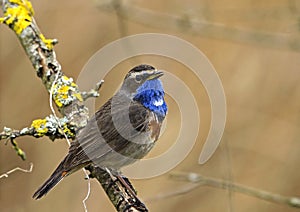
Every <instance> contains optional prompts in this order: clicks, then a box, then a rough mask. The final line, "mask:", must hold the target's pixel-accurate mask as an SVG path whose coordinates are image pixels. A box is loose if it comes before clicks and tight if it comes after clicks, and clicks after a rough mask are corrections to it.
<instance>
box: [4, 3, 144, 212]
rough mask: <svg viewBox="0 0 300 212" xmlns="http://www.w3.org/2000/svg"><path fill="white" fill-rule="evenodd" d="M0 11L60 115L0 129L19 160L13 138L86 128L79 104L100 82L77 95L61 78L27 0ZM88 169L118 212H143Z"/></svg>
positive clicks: (106, 179)
mask: <svg viewBox="0 0 300 212" xmlns="http://www.w3.org/2000/svg"><path fill="white" fill-rule="evenodd" d="M2 9H3V13H4V17H3V18H0V23H4V24H6V25H7V26H9V27H10V28H11V29H12V30H13V31H14V32H15V34H16V35H17V37H18V38H19V41H20V42H21V44H22V46H23V48H24V50H25V52H26V54H27V56H28V57H29V59H30V61H31V63H32V65H33V67H34V69H35V71H36V73H37V76H38V77H39V78H40V79H41V80H42V83H43V84H44V85H45V88H46V89H47V91H48V92H49V94H50V95H52V96H51V99H53V101H54V103H55V105H56V106H57V108H58V110H59V112H60V113H61V115H62V116H63V118H61V119H58V118H57V117H56V116H52V115H50V116H49V117H46V118H45V119H38V120H34V121H33V122H32V124H31V126H30V127H27V128H24V129H22V130H13V129H11V128H4V131H3V132H2V133H0V139H11V141H12V144H13V147H14V148H15V149H16V151H17V153H18V154H19V153H20V154H19V155H20V156H21V157H22V155H23V157H22V158H23V159H25V153H24V152H23V151H22V150H21V149H20V148H19V147H18V145H17V143H16V142H15V141H14V139H15V138H17V137H20V136H24V135H31V136H34V137H42V136H48V137H50V138H51V139H52V140H54V139H56V138H62V136H63V135H64V136H66V137H69V138H75V135H76V132H77V131H78V130H80V129H81V128H83V127H84V126H85V125H86V123H87V120H88V118H89V114H88V108H87V107H85V106H84V104H83V101H84V100H85V99H87V98H90V97H97V96H99V94H98V90H99V89H100V87H101V84H102V82H99V83H98V84H97V85H96V87H95V89H93V90H91V91H89V92H80V91H79V88H78V86H77V85H76V84H75V83H74V82H73V79H72V78H69V77H67V76H66V75H64V73H63V72H62V71H61V65H60V63H59V62H58V61H57V59H56V55H55V52H54V50H53V47H54V45H55V44H56V43H57V40H56V39H46V38H45V37H44V35H43V34H42V33H41V32H40V30H39V28H38V26H37V24H36V22H35V20H34V18H33V15H34V10H33V7H32V5H31V3H30V2H29V1H28V0H2ZM23 153H24V154H23ZM88 170H90V172H91V176H93V177H95V178H96V179H97V180H98V181H99V182H100V184H101V185H102V187H103V188H104V190H105V192H106V193H107V195H108V197H109V198H110V201H111V202H112V203H113V204H114V206H115V208H116V209H117V210H118V211H129V210H131V211H147V209H146V207H145V206H144V205H143V204H142V203H141V201H140V200H139V199H137V198H136V196H132V194H131V193H130V192H129V191H128V190H126V188H125V187H124V185H122V184H117V181H115V180H114V179H113V178H112V176H111V175H110V174H109V173H108V172H106V171H105V170H102V169H100V168H96V167H92V166H90V167H89V169H88ZM128 182H129V181H128ZM129 184H130V183H129ZM137 203H139V204H137ZM142 206H143V207H142Z"/></svg>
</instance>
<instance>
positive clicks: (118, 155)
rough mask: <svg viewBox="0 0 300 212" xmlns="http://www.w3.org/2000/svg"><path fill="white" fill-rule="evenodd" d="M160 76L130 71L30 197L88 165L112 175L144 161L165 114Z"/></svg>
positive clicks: (146, 67)
mask: <svg viewBox="0 0 300 212" xmlns="http://www.w3.org/2000/svg"><path fill="white" fill-rule="evenodd" d="M162 75H163V72H162V71H159V70H157V69H155V68H154V67H152V66H150V65H139V66H136V67H134V68H133V69H131V70H130V71H129V72H128V74H127V75H126V76H125V79H124V81H123V84H122V86H121V88H120V89H119V90H118V91H117V93H116V94H115V95H114V96H113V97H112V98H110V99H109V100H108V101H107V102H106V103H105V104H104V105H103V106H102V107H100V109H99V110H98V111H97V112H96V113H95V115H94V116H93V117H92V118H91V119H90V120H89V121H88V124H87V125H86V127H84V128H83V129H82V130H80V131H79V132H78V134H77V136H76V140H74V141H73V142H72V143H71V146H70V149H69V153H68V154H67V156H66V157H65V158H64V159H63V160H62V162H61V163H60V164H59V165H58V167H57V168H56V170H55V171H54V172H53V174H52V175H51V176H50V177H49V179H48V180H47V181H46V182H45V183H44V184H43V185H42V186H41V187H40V188H39V189H38V190H37V191H36V192H35V193H34V195H33V198H35V199H39V198H41V197H42V196H44V195H46V194H47V193H48V192H49V191H50V190H51V189H52V188H53V187H54V186H55V185H56V184H57V183H59V182H60V181H61V180H62V179H63V178H65V177H66V176H68V175H70V174H72V173H73V172H75V171H77V170H79V169H81V168H84V167H86V166H88V165H90V164H93V165H96V166H98V167H100V168H103V169H106V170H109V171H110V172H111V173H112V174H113V175H114V174H117V173H119V171H120V168H121V167H123V166H126V165H129V164H131V163H134V162H135V161H137V160H139V159H141V158H143V157H144V156H145V155H146V154H147V153H148V152H149V151H150V150H151V149H152V147H153V146H154V144H155V141H156V140H157V139H158V137H159V134H160V129H161V126H162V122H163V120H164V118H165V116H166V114H167V105H166V102H165V100H164V95H165V92H164V89H163V86H162V82H161V81H160V79H159V77H161V76H162Z"/></svg>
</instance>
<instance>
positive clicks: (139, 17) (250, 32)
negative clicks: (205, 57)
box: [97, 0, 300, 51]
mask: <svg viewBox="0 0 300 212" xmlns="http://www.w3.org/2000/svg"><path fill="white" fill-rule="evenodd" d="M97 6H98V7H99V8H100V9H101V10H102V11H107V12H114V11H115V10H116V8H117V11H122V12H118V13H117V14H118V16H121V17H122V18H123V20H124V19H127V20H129V21H133V22H137V23H141V24H143V25H148V26H151V27H156V28H160V29H163V30H166V29H169V30H175V31H181V32H182V31H184V32H188V33H190V34H196V35H201V36H204V37H209V38H215V39H226V40H231V41H235V42H243V43H251V44H257V45H260V46H266V47H271V48H279V49H289V50H292V51H300V38H299V36H298V34H291V33H276V32H268V31H258V30H255V29H249V28H243V27H231V26H227V25H226V24H223V23H217V22H210V21H207V20H206V19H196V18H194V17H192V16H191V15H189V14H188V13H184V14H183V15H181V16H180V15H172V14H169V13H168V14H164V13H159V12H155V11H153V10H149V9H145V8H141V7H138V6H135V5H134V4H131V3H130V1H124V0H123V1H116V0H106V1H99V0H98V1H97Z"/></svg>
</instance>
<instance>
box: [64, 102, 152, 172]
mask: <svg viewBox="0 0 300 212" xmlns="http://www.w3.org/2000/svg"><path fill="white" fill-rule="evenodd" d="M123 99H124V98H115V99H114V101H113V103H114V107H113V110H112V107H111V105H112V104H111V103H112V99H110V100H109V101H108V102H106V103H105V104H104V105H103V106H102V107H101V108H100V110H99V111H98V112H97V113H96V114H95V116H94V117H93V118H91V120H90V121H89V122H88V124H87V126H86V127H85V128H83V129H82V130H81V131H80V132H79V134H78V136H77V140H76V141H75V142H73V143H72V145H71V147H70V150H69V154H68V155H67V158H66V162H67V163H66V165H67V166H68V167H66V168H67V170H72V169H74V168H75V167H78V166H80V167H81V164H83V165H86V164H88V163H90V162H91V161H93V160H97V161H99V160H101V159H102V158H104V157H105V156H107V155H108V154H110V153H113V152H114V151H116V152H118V153H121V154H132V155H135V156H133V157H136V158H141V157H143V156H144V154H140V155H139V154H136V153H134V152H130V151H129V152H127V151H126V149H127V148H128V147H129V146H131V147H132V149H133V150H134V149H136V148H139V146H140V145H146V144H137V143H132V142H130V141H131V140H132V139H135V138H136V137H138V136H140V135H141V134H142V133H147V131H149V130H150V128H149V118H150V116H154V114H153V113H152V112H151V111H149V110H148V109H146V108H145V107H144V106H143V105H141V104H140V103H138V102H136V101H132V102H129V104H128V100H126V101H127V102H126V101H125V102H124V101H123ZM126 105H128V106H126ZM128 116H129V118H128ZM112 117H114V118H112ZM128 122H130V123H128ZM116 125H117V126H116ZM116 128H117V129H116ZM141 142H143V141H141ZM134 145H136V146H137V147H136V148H134ZM137 150H138V149H137ZM147 152H148V151H147ZM145 154H146V153H145Z"/></svg>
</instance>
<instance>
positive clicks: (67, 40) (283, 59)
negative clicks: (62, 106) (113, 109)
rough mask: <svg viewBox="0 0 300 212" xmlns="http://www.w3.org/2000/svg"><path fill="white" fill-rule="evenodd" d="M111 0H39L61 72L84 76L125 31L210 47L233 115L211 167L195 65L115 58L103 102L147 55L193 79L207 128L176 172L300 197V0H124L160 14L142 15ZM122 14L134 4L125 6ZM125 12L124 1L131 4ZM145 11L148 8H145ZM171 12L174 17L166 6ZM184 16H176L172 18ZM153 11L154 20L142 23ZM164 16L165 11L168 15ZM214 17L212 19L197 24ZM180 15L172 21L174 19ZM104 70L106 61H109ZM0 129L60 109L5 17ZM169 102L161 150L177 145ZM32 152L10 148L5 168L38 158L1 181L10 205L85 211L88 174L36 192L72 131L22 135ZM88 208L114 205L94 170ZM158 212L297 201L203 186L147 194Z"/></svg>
mask: <svg viewBox="0 0 300 212" xmlns="http://www.w3.org/2000/svg"><path fill="white" fill-rule="evenodd" d="M105 2H107V1H103V2H102V1H99V2H98V3H96V2H95V1H84V2H83V1H58V0H54V1H37V0H35V1H32V3H33V6H34V9H35V12H36V15H35V19H36V21H37V23H38V24H39V27H40V29H41V30H42V32H43V33H44V35H45V36H46V37H49V38H57V39H58V40H59V42H60V43H59V44H58V45H57V46H56V47H55V50H56V53H57V57H58V60H59V61H60V62H61V64H62V66H63V71H64V72H65V73H66V74H67V75H68V76H71V77H73V78H74V79H76V77H77V76H78V74H79V73H80V71H81V69H82V67H83V66H84V64H85V63H86V62H87V60H88V59H89V58H90V57H91V56H92V55H93V54H94V53H95V52H96V51H97V50H99V49H100V48H101V47H103V46H104V45H105V44H108V43H110V42H112V41H114V40H116V39H118V38H120V37H122V36H124V35H132V34H137V33H145V32H155V33H166V34H171V35H175V36H178V37H180V38H182V39H185V40H187V41H188V42H190V43H192V44H193V45H195V46H196V47H198V48H199V49H201V51H203V52H204V53H205V54H206V55H207V57H208V58H209V60H210V61H211V62H212V64H213V65H214V66H215V68H216V70H217V72H218V74H219V76H220V79H221V81H222V83H223V86H224V89H225V93H226V98H227V111H228V113H227V123H226V129H225V133H224V136H223V139H222V143H221V146H220V147H219V148H218V150H217V151H216V153H215V154H214V156H213V157H212V158H211V159H210V160H209V161H208V162H207V163H206V164H204V165H199V164H198V163H197V161H198V156H199V153H200V151H201V148H202V145H203V143H204V141H205V139H206V136H207V133H208V130H209V125H210V103H209V100H208V97H207V95H206V92H205V90H204V88H203V86H202V84H201V82H200V81H197V80H195V77H194V76H193V74H192V72H190V71H189V70H188V69H187V68H186V67H184V66H183V65H181V64H179V63H178V62H176V61H173V60H171V59H168V58H162V57H155V56H144V57H138V58H133V59H131V60H128V61H124V62H122V63H121V64H119V65H118V66H116V67H115V68H114V69H113V70H112V71H111V72H110V74H109V75H107V77H105V84H104V86H103V88H102V89H101V97H100V98H99V99H98V100H97V105H98V106H99V105H101V104H102V103H103V102H105V101H106V100H107V99H108V98H109V97H110V96H111V95H112V94H113V92H114V91H115V90H116V89H117V87H118V85H119V84H120V83H121V81H122V79H123V76H124V74H125V73H126V72H127V71H128V69H129V68H130V67H131V66H132V64H135V63H137V62H140V63H149V64H153V65H154V66H156V67H159V68H161V69H164V70H168V71H170V72H172V73H174V74H176V75H177V76H179V77H180V78H181V79H182V80H183V81H185V82H186V83H187V84H188V85H189V86H190V88H191V90H192V91H193V94H194V95H195V97H196V100H197V103H198V106H199V108H200V113H201V128H200V131H199V136H198V140H197V143H196V145H195V147H194V148H193V150H192V152H191V153H190V154H189V156H188V157H187V158H186V159H185V160H184V161H183V162H182V163H181V164H180V165H179V166H177V167H176V169H174V170H172V171H183V172H187V173H189V172H196V173H200V174H202V175H206V176H212V177H217V178H220V179H226V180H230V181H233V182H236V183H240V184H243V185H247V186H251V187H255V188H259V189H263V190H267V191H270V192H274V193H279V194H282V195H287V196H300V181H299V178H300V171H299V160H300V154H299V152H300V143H299V137H300V134H299V132H300V130H299V126H300V119H299V115H300V113H299V112H300V111H299V108H300V101H299V98H300V87H299V83H300V79H299V67H300V53H299V51H300V49H299V46H300V38H299V20H300V16H299V14H300V3H299V2H298V1H296V0H294V1H293V0H277V1H271V0H265V1H259V0H243V1H237V0H225V1H222V2H220V1H217V0H201V1H196V0H189V1H179V0H175V1H174V0H167V1H163V2H161V1H151V2H150V1H137V0H136V1H126V2H124V3H125V5H127V6H128V5H129V6H136V7H140V8H142V9H148V10H150V11H152V12H153V13H155V14H157V15H158V16H157V17H158V18H157V19H156V20H153V19H152V16H149V19H147V14H145V15H146V17H143V18H139V19H134V15H136V14H127V16H126V17H127V18H124V17H123V18H118V16H117V14H120V11H119V13H118V12H113V11H111V12H108V11H105V10H103V8H99V3H100V4H104V3H105ZM123 12H124V11H123ZM125 12H126V11H125ZM142 14H143V13H142ZM161 14H164V16H160V15H161ZM173 16H176V17H179V22H178V25H172V24H166V21H165V19H164V18H166V17H169V18H170V19H172V17H173ZM144 19H145V20H147V23H143V22H144ZM160 19H161V20H160ZM199 20H200V21H204V22H205V23H206V24H208V25H209V26H211V27H207V28H202V29H197V26H194V25H193V23H195V22H197V21H199ZM171 23H174V22H171ZM99 69H101V67H99ZM0 85H1V90H0V91H1V93H0V99H1V101H0V128H1V129H3V127H4V126H7V127H12V128H16V129H20V128H22V127H25V126H28V125H29V124H30V123H31V121H32V120H33V119H36V118H43V117H45V116H47V115H49V114H50V109H49V102H48V94H47V92H46V91H45V89H44V87H43V85H42V83H41V82H40V80H39V79H38V78H37V77H36V74H35V72H34V70H33V68H32V66H31V64H30V62H29V60H28V58H27V57H26V55H25V53H24V51H23V49H22V47H21V46H20V44H19V41H18V39H17V37H16V36H15V35H14V33H13V32H12V31H11V30H9V29H8V28H7V27H6V26H4V25H1V26H0ZM167 101H168V103H169V105H170V113H169V115H168V125H167V131H166V133H165V134H164V135H163V138H162V141H160V142H159V143H158V145H157V146H156V147H155V149H154V151H153V152H152V153H151V155H150V157H151V156H154V155H159V154H160V153H161V152H163V151H165V150H167V149H168V148H169V147H170V145H172V144H173V141H174V139H175V138H176V136H177V131H178V129H179V127H178V126H179V124H180V119H179V117H178V114H179V108H178V105H176V104H175V102H174V101H173V100H172V99H171V98H170V97H167ZM17 141H18V143H19V145H20V147H21V148H23V150H24V151H25V152H26V153H27V161H25V162H22V161H21V160H20V158H18V157H17V156H16V155H15V152H14V151H13V150H12V148H11V146H10V144H8V145H6V146H5V145H4V142H3V141H2V142H1V147H0V173H4V172H6V171H8V170H10V169H12V168H14V167H16V166H20V167H23V168H26V167H28V166H29V162H33V163H34V170H33V172H32V173H22V172H16V173H13V174H11V175H10V176H9V177H8V178H2V179H0V210H1V211H5V212H6V211H9V212H10V211H11V212H19V211H20V212H22V211H45V212H46V211H83V210H84V209H83V206H82V200H83V199H84V197H85V195H86V192H87V183H86V182H85V181H84V180H83V177H84V175H83V173H82V172H78V173H76V174H74V175H72V176H70V177H68V178H67V179H66V180H64V181H63V182H62V183H61V184H59V185H58V186H57V187H56V188H55V189H54V190H53V191H51V192H50V193H49V194H48V195H47V196H46V197H45V198H43V199H42V200H40V201H35V200H33V199H32V198H31V196H32V194H33V192H34V191H35V190H36V189H37V188H38V186H40V185H41V183H42V182H43V181H44V180H45V179H46V178H47V177H48V176H49V175H50V173H51V172H52V171H53V169H54V168H55V167H56V165H57V164H58V163H59V161H60V160H61V159H62V157H63V156H64V155H65V154H66V152H67V144H66V142H65V141H63V140H59V141H56V142H54V143H53V142H51V141H50V140H49V139H47V138H43V139H34V138H31V137H24V138H20V139H18V140H17ZM133 184H134V185H135V187H136V189H137V190H138V191H139V196H140V197H141V198H142V199H144V200H148V199H151V198H154V197H156V196H157V195H158V194H164V193H168V192H172V191H178V190H180V189H183V188H185V187H186V186H187V185H188V183H185V182H176V181H174V180H172V179H170V178H169V175H168V174H165V175H163V176H159V177H156V178H153V179H147V180H134V181H133ZM91 189H92V191H91V196H90V198H89V200H88V201H87V206H88V209H89V211H113V207H112V205H111V203H110V202H109V200H108V199H107V197H106V195H105V194H104V192H103V190H102V188H101V187H100V186H99V185H98V182H96V181H95V180H92V188H91ZM147 206H148V207H149V209H150V211H183V210H185V211H216V212H218V211H242V212H248V211H249V212H250V211H251V212H252V211H264V212H268V211H272V212H275V211H276V212H281V211H287V212H292V211H296V210H297V209H294V208H290V207H288V206H284V205H277V204H273V203H269V202H266V201H263V200H259V199H256V198H253V197H249V196H246V195H243V194H238V193H232V194H230V193H229V192H228V191H225V190H218V189H214V188H209V187H200V188H198V189H196V190H193V191H191V192H189V193H186V194H184V195H180V196H175V197H171V198H165V199H160V200H156V201H150V202H147Z"/></svg>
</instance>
